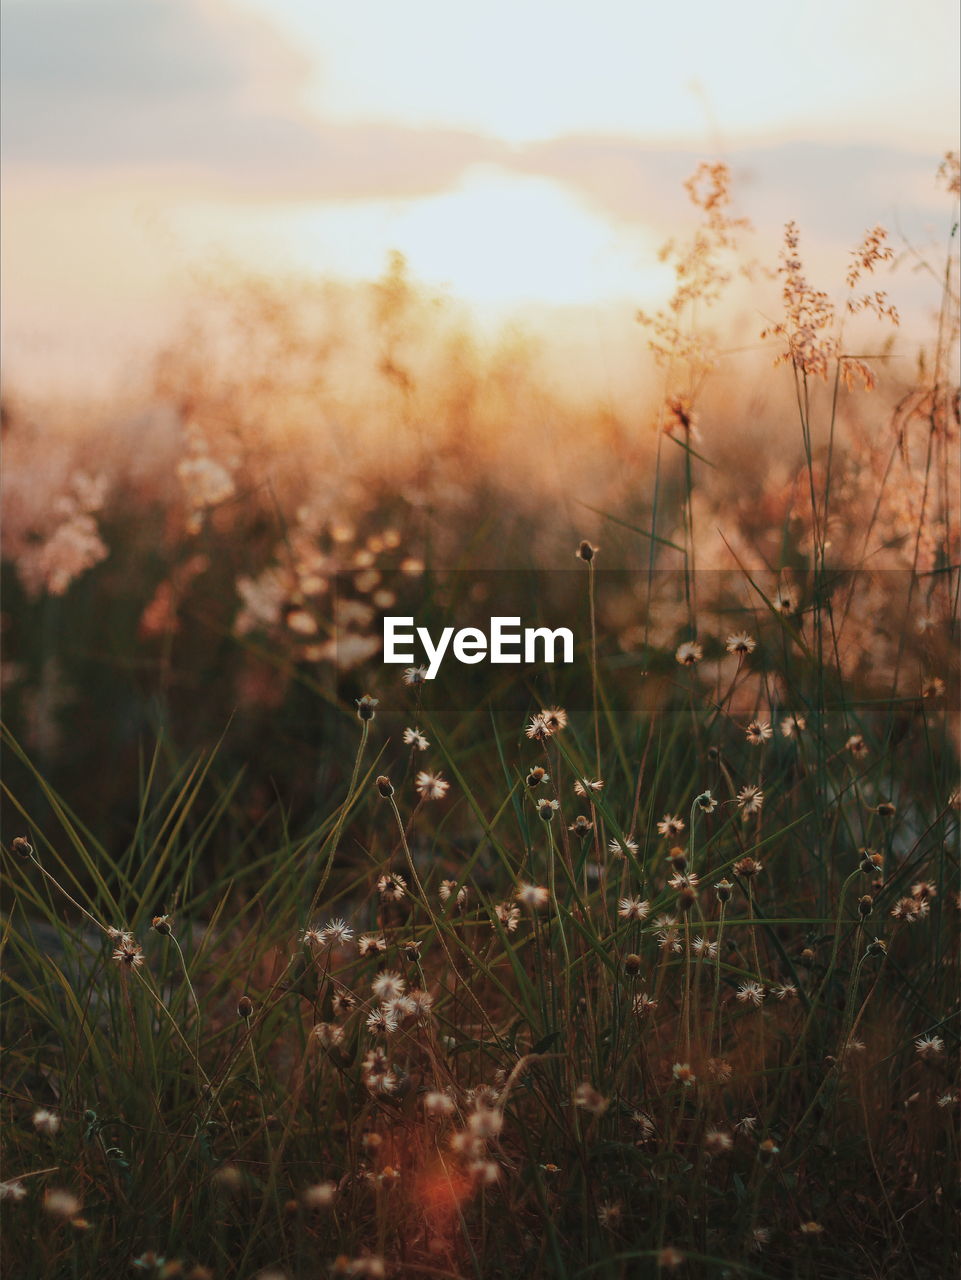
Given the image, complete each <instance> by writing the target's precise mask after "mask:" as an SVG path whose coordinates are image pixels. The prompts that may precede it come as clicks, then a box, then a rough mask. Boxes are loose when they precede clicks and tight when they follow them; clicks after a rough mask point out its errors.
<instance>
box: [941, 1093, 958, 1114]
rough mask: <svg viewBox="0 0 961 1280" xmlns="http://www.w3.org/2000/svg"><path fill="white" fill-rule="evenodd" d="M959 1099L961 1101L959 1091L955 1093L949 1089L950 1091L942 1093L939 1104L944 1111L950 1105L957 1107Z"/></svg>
mask: <svg viewBox="0 0 961 1280" xmlns="http://www.w3.org/2000/svg"><path fill="white" fill-rule="evenodd" d="M959 1101H961V1094H957V1093H954V1092H953V1091H949V1092H948V1093H942V1094H941V1096H940V1097H939V1098H938V1102H937V1105H938V1106H939V1107H940V1108H941V1110H942V1111H944V1110H946V1109H947V1108H948V1107H956V1106H957V1105H958V1102H959Z"/></svg>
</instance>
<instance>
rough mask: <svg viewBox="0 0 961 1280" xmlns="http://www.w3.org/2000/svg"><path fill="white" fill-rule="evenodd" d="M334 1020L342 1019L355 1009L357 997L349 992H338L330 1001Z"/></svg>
mask: <svg viewBox="0 0 961 1280" xmlns="http://www.w3.org/2000/svg"><path fill="white" fill-rule="evenodd" d="M330 1003H331V1008H332V1009H333V1013H334V1017H335V1018H342V1017H344V1015H345V1014H348V1013H350V1012H351V1011H352V1010H353V1009H356V1007H357V997H356V996H355V995H353V994H352V993H351V992H350V991H338V992H337V993H336V995H335V996H334V997H333V999H332V1000H331V1002H330Z"/></svg>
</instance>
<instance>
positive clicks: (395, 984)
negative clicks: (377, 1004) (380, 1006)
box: [370, 969, 407, 1004]
mask: <svg viewBox="0 0 961 1280" xmlns="http://www.w3.org/2000/svg"><path fill="white" fill-rule="evenodd" d="M370 989H371V991H372V992H373V993H374V995H375V997H376V998H377V999H378V1000H381V1001H383V1002H384V1004H386V1003H388V1001H390V1000H396V999H398V998H399V997H400V996H402V995H403V994H404V992H405V990H406V989H407V983H406V981H405V980H404V979H403V978H402V977H401V976H400V974H399V973H394V972H393V970H391V969H384V970H383V971H382V972H381V973H378V975H377V977H376V978H375V979H374V980H373V982H372V983H371V984H370Z"/></svg>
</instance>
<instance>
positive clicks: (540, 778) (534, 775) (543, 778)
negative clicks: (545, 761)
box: [527, 765, 548, 788]
mask: <svg viewBox="0 0 961 1280" xmlns="http://www.w3.org/2000/svg"><path fill="white" fill-rule="evenodd" d="M547 781H548V777H547V770H546V769H542V768H541V767H540V765H535V767H534V768H533V769H531V771H530V773H529V774H528V775H527V785H528V786H529V787H531V788H533V787H539V786H540V785H541V783H542V782H547Z"/></svg>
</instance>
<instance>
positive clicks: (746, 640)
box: [724, 631, 757, 657]
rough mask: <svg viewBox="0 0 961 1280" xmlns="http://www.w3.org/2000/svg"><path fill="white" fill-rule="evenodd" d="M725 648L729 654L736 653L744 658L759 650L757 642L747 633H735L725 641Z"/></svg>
mask: <svg viewBox="0 0 961 1280" xmlns="http://www.w3.org/2000/svg"><path fill="white" fill-rule="evenodd" d="M724 646H725V648H726V649H727V651H728V653H736V654H739V655H740V656H742V657H743V656H744V654H747V653H753V652H754V650H755V649H756V648H757V641H756V640H755V639H754V637H753V636H749V635H748V633H747V632H746V631H735V632H733V633H732V634H731V635H729V636H728V638H727V640H725V642H724Z"/></svg>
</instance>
